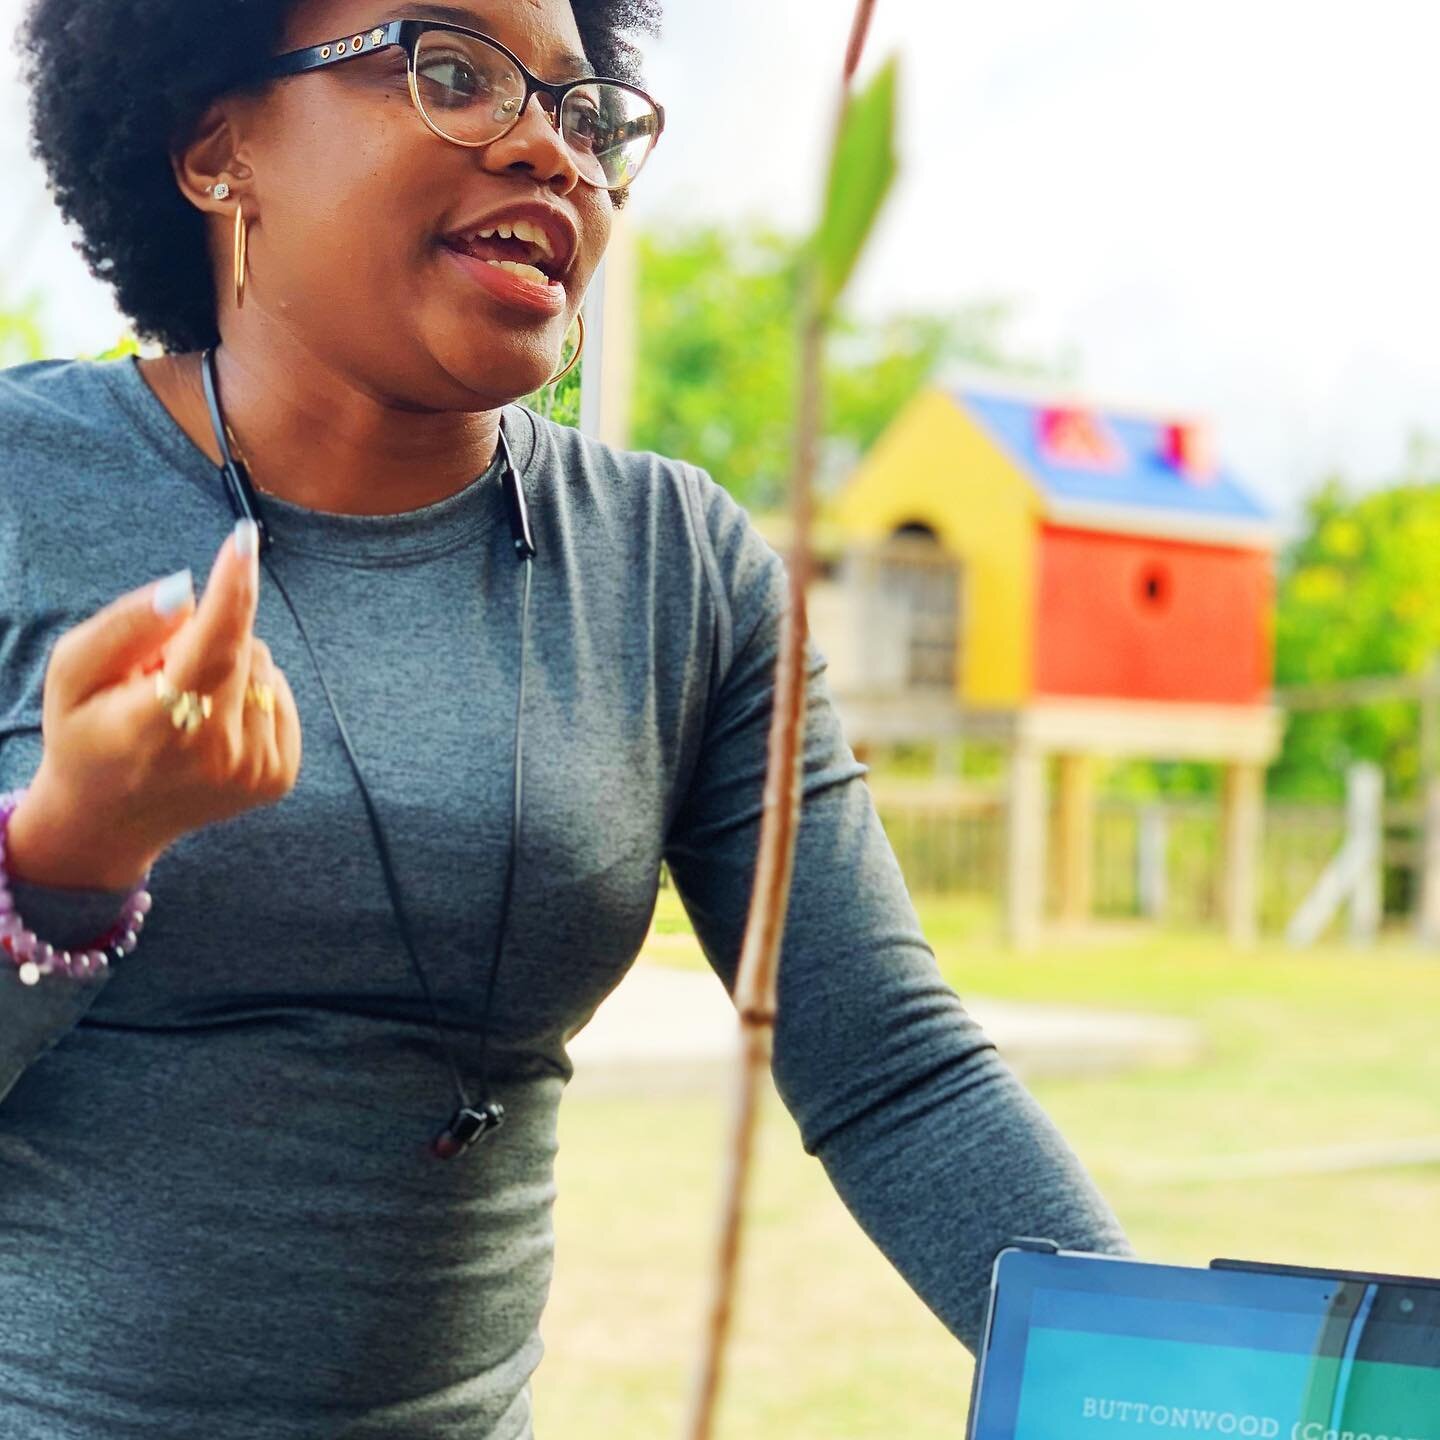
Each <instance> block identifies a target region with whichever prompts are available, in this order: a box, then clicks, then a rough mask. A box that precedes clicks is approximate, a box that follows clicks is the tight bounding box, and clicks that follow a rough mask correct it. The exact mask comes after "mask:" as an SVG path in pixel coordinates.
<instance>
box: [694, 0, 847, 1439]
mask: <svg viewBox="0 0 1440 1440" xmlns="http://www.w3.org/2000/svg"><path fill="white" fill-rule="evenodd" d="M874 4H875V0H857V6H856V11H855V20H854V24H853V25H852V27H851V34H850V43H849V46H848V47H847V50H846V55H845V72H844V77H843V80H842V83H841V90H840V105H839V107H838V110H837V115H836V122H835V123H836V136H837V138H838V135H839V133H840V126H841V124H842V123H843V120H844V115H845V106H846V101H847V98H848V96H849V91H850V83H851V81H852V79H853V77H854V75H855V72H856V70H857V68H858V66H859V64H860V57H861V53H862V51H863V49H864V44H865V37H866V35H867V33H868V30H869V25H870V18H871V15H872V14H873V12H874ZM806 277H807V283H806V293H805V296H804V300H805V312H804V314H805V319H804V322H803V329H802V332H801V351H800V405H799V410H798V414H797V416H796V427H795V459H794V465H793V468H792V472H791V478H790V497H791V512H792V515H793V517H794V539H793V548H792V552H791V557H790V565H789V585H788V592H787V597H788V604H787V607H786V611H785V616H784V619H783V622H782V626H781V636H780V653H779V656H778V657H777V663H776V673H775V707H774V710H773V711H772V713H771V718H770V732H769V738H768V762H767V769H766V775H765V796H764V812H763V814H762V817H761V822H760V844H759V850H758V854H757V856H756V864H755V886H754V889H753V891H752V892H751V896H750V911H749V915H748V916H747V918H746V922H745V938H744V941H743V942H742V944H741V949H740V964H739V971H738V974H737V976H736V980H735V1008H736V1009H737V1010H738V1012H739V1015H740V1040H741V1045H740V1050H741V1054H740V1071H739V1076H738V1083H737V1087H736V1094H735V1102H734V1109H733V1114H732V1119H731V1130H730V1146H729V1151H728V1155H729V1161H728V1164H727V1166H726V1174H725V1181H724V1186H725V1188H724V1192H723V1196H722V1202H721V1213H720V1229H719V1237H718V1242H717V1246H716V1255H715V1264H714V1269H713V1271H712V1276H711V1296H710V1304H709V1309H708V1312H707V1325H706V1332H705V1337H704V1343H703V1348H702V1351H701V1357H700V1363H699V1365H698V1367H697V1369H696V1372H695V1378H694V1381H693V1384H692V1388H691V1394H690V1408H689V1412H688V1414H687V1417H686V1422H685V1432H684V1433H685V1435H686V1437H688V1440H710V1437H711V1436H712V1434H713V1429H714V1423H715V1411H716V1407H717V1403H718V1400H719V1396H720V1387H721V1383H722V1379H723V1366H724V1356H725V1348H726V1344H727V1342H728V1340H729V1336H730V1329H731V1321H732V1318H733V1312H734V1303H735V1288H736V1285H735V1280H736V1274H737V1272H738V1270H739V1263H740V1249H741V1238H742V1228H743V1220H744V1209H745V1196H746V1193H747V1190H748V1186H749V1178H750V1166H751V1159H752V1157H753V1154H754V1144H755V1129H756V1121H757V1118H758V1114H759V1100H760V1094H761V1086H762V1084H763V1081H764V1078H765V1075H766V1073H767V1071H768V1070H769V1067H770V1059H771V1055H772V1053H773V1048H774V1033H775V1017H776V1008H777V1003H776V997H777V992H778V980H779V960H780V941H781V937H782V935H783V933H784V929H785V915H786V912H787V910H788V909H789V905H790V877H791V872H792V868H793V864H794V858H795V837H796V832H797V830H798V828H799V821H800V778H801V770H802V762H803V755H804V737H805V682H806V676H805V641H806V636H807V633H808V626H807V623H806V615H805V590H806V586H807V585H808V583H809V580H810V571H811V541H810V532H811V520H812V511H813V503H812V495H813V491H814V478H815V468H816V454H817V450H818V445H819V434H820V424H821V391H822V377H823V361H824V347H825V332H826V327H827V323H828V320H829V316H828V315H827V314H826V313H825V311H824V309H823V307H822V305H821V303H820V301H819V298H818V296H817V293H816V291H817V284H816V278H815V270H814V265H813V263H812V264H810V265H808V266H807V268H806Z"/></svg>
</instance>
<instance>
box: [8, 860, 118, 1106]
mask: <svg viewBox="0 0 1440 1440" xmlns="http://www.w3.org/2000/svg"><path fill="white" fill-rule="evenodd" d="M5 883H6V885H7V886H8V888H9V890H10V892H11V895H12V896H13V897H14V905H15V910H16V913H17V914H18V915H19V916H20V918H21V919H22V920H23V921H24V922H25V924H26V926H27V927H28V928H29V929H31V930H33V931H34V932H35V933H36V934H37V935H38V936H39V937H40V938H41V939H42V940H46V941H49V943H50V944H52V945H55V946H57V947H59V948H61V949H65V948H68V947H70V946H72V945H75V946H78V945H83V944H84V943H85V942H86V941H87V940H94V939H96V938H98V937H99V936H101V935H103V934H104V933H105V932H106V931H107V930H108V929H109V928H110V927H111V926H112V925H113V924H114V923H115V922H116V920H118V919H119V918H120V913H121V911H122V909H123V908H124V905H125V901H126V899H127V897H128V896H129V893H130V892H129V891H128V890H62V889H59V888H57V887H54V886H49V885H31V884H29V883H28V882H26V881H23V880H14V879H9V880H7V881H6V882H5ZM110 974H111V972H110V971H109V970H108V969H106V970H104V971H102V972H101V974H100V975H99V976H98V977H96V978H93V979H90V980H72V979H70V978H69V976H66V975H45V976H42V977H41V979H40V983H39V984H38V985H22V984H21V983H20V975H19V972H18V971H17V970H16V968H15V965H14V963H13V962H12V961H11V960H10V958H9V956H3V957H0V1101H3V1100H4V1099H5V1097H6V1095H8V1094H9V1093H10V1090H11V1088H12V1087H13V1086H14V1084H15V1082H16V1081H17V1080H18V1079H19V1078H20V1076H21V1075H22V1074H23V1073H24V1071H25V1069H26V1067H27V1066H29V1065H31V1064H32V1063H33V1062H34V1061H35V1060H36V1059H38V1058H39V1056H41V1055H43V1054H44V1053H45V1051H46V1050H48V1049H49V1048H50V1047H51V1046H52V1045H54V1044H55V1043H56V1042H57V1041H58V1040H60V1039H61V1037H62V1036H64V1035H65V1034H66V1032H67V1031H69V1030H70V1029H72V1028H73V1027H74V1026H75V1025H76V1023H77V1022H78V1021H79V1019H80V1017H81V1016H82V1015H83V1014H84V1013H85V1012H86V1011H87V1010H88V1009H89V1008H90V1006H91V1005H93V1004H94V1003H95V997H96V996H97V995H98V994H99V993H100V991H101V990H102V989H103V988H104V987H105V986H106V985H108V984H109V983H110Z"/></svg>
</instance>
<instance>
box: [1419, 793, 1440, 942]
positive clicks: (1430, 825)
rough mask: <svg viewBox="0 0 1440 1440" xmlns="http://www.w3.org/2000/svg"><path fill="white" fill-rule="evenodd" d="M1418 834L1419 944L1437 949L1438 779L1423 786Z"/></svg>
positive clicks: (1439, 871) (1439, 937)
mask: <svg viewBox="0 0 1440 1440" xmlns="http://www.w3.org/2000/svg"><path fill="white" fill-rule="evenodd" d="M1423 824H1424V828H1423V830H1422V831H1421V836H1420V844H1421V855H1422V857H1423V858H1422V860H1421V866H1422V868H1421V872H1420V923H1419V930H1420V943H1421V944H1422V945H1429V946H1440V779H1436V778H1434V777H1433V776H1432V777H1431V778H1430V779H1428V780H1427V781H1426V782H1425V819H1424V822H1423Z"/></svg>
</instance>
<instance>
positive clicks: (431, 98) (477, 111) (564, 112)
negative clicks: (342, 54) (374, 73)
mask: <svg viewBox="0 0 1440 1440" xmlns="http://www.w3.org/2000/svg"><path fill="white" fill-rule="evenodd" d="M415 90H416V95H417V97H418V99H419V102H420V107H421V109H422V110H423V111H424V112H425V117H426V119H427V120H429V122H430V123H431V124H432V125H433V126H434V127H435V128H436V129H437V130H438V131H440V132H441V134H443V135H446V136H448V137H449V138H450V139H451V140H455V141H458V142H459V143H460V144H462V145H484V144H487V143H488V142H489V141H491V140H498V139H499V138H500V136H501V135H503V134H504V133H505V132H506V131H507V130H509V129H510V128H511V127H512V126H513V125H514V123H515V117H516V116H517V115H518V114H519V112H520V107H521V105H522V104H523V103H524V101H525V78H524V76H522V75H521V74H520V73H519V71H517V70H516V68H515V66H514V64H513V63H512V62H511V60H510V59H509V57H508V56H507V55H506V54H505V53H504V52H503V51H501V50H497V49H496V48H495V47H494V46H493V45H488V44H486V42H485V41H483V40H475V39H472V38H470V37H469V36H466V35H455V34H452V33H450V32H447V31H443V30H427V31H426V32H425V33H424V34H422V35H421V36H420V39H419V42H418V44H417V46H416V49H415ZM545 98H548V97H545ZM537 103H539V97H537ZM552 108H553V107H552ZM658 128H659V116H658V115H657V114H656V113H655V108H654V106H652V105H651V104H650V102H649V101H648V100H646V99H645V97H644V96H643V95H640V94H637V93H636V92H635V91H633V90H627V89H626V88H625V87H624V86H621V85H607V84H605V83H603V82H599V83H596V84H593V85H582V86H580V87H579V88H577V89H575V90H571V91H570V92H569V94H567V95H566V96H565V99H564V100H563V101H562V102H561V106H560V133H561V135H562V136H563V137H564V138H565V141H566V143H567V144H568V145H569V147H570V150H571V153H572V154H573V155H574V157H575V163H576V166H577V168H578V169H579V171H580V173H581V174H582V175H583V176H584V177H585V178H586V179H587V180H588V181H590V183H591V184H594V185H601V186H604V187H605V188H606V189H612V190H613V189H617V188H619V187H620V186H623V185H628V184H629V183H630V181H631V180H633V179H634V178H635V176H636V174H637V173H638V172H639V169H640V167H641V165H643V164H644V163H645V158H646V156H647V155H649V153H650V150H651V147H652V146H653V145H654V143H655V135H656V131H657V130H658Z"/></svg>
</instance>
